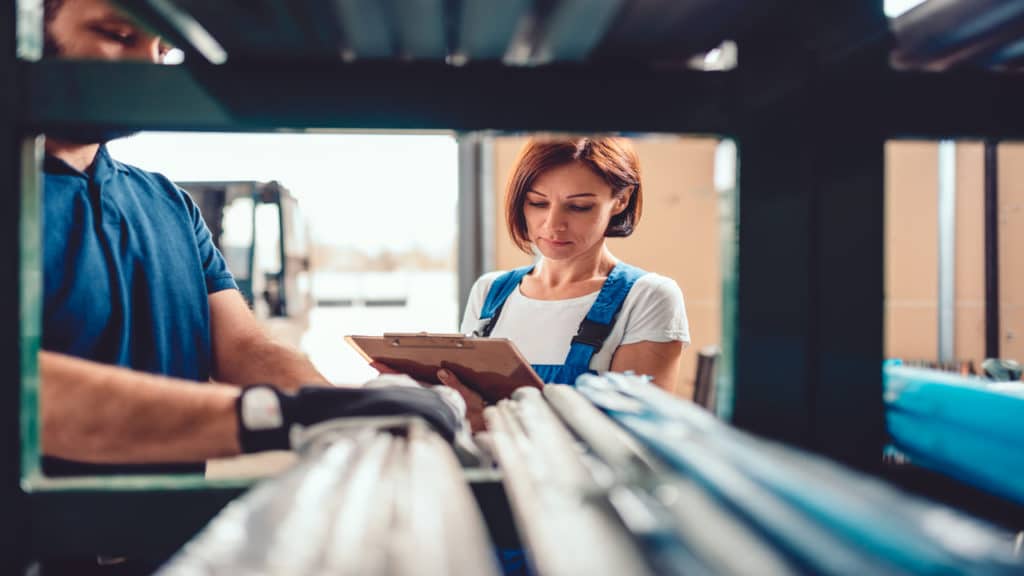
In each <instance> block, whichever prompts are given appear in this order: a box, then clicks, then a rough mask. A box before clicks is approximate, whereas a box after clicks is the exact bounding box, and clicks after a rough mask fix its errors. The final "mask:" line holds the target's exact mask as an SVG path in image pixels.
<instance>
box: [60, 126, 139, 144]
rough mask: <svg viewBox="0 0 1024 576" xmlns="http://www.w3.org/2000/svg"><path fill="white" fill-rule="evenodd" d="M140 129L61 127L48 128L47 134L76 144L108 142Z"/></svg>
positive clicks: (132, 134)
mask: <svg viewBox="0 0 1024 576" xmlns="http://www.w3.org/2000/svg"><path fill="white" fill-rule="evenodd" d="M138 133H139V131H138V130H105V129H94V128H59V129H55V130H47V131H46V135H47V136H48V137H50V138H53V139H55V140H63V141H65V142H72V143H74V144H82V145H88V144H106V143H107V142H110V141H111V140H117V139H118V138H127V137H128V136H134V135H135V134H138Z"/></svg>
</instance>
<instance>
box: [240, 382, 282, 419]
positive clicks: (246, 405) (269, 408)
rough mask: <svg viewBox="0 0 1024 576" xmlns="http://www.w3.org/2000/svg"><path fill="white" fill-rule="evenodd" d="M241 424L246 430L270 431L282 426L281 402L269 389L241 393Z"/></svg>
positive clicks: (252, 389) (251, 389)
mask: <svg viewBox="0 0 1024 576" xmlns="http://www.w3.org/2000/svg"><path fill="white" fill-rule="evenodd" d="M242 424H243V425H244V426H245V428H246V429H247V430H272V429H274V428H280V427H281V426H283V425H284V418H283V416H282V415H281V401H280V400H279V399H278V398H277V394H276V393H275V392H274V391H273V390H271V389H270V388H263V387H260V388H249V389H248V390H246V391H245V392H243V393H242Z"/></svg>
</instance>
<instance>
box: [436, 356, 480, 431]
mask: <svg viewBox="0 0 1024 576" xmlns="http://www.w3.org/2000/svg"><path fill="white" fill-rule="evenodd" d="M437 379H438V380H440V381H441V382H442V383H443V384H444V385H445V386H448V387H449V388H451V389H453V390H455V391H456V392H458V393H459V395H461V396H462V399H463V400H465V401H466V419H467V420H469V426H470V428H472V429H473V432H480V431H481V430H486V429H487V424H486V423H485V422H484V408H485V407H486V406H487V403H486V402H484V399H483V398H482V397H481V396H480V395H479V394H477V393H476V392H475V391H474V390H471V389H470V388H468V387H466V385H465V384H463V383H462V382H461V381H460V380H459V379H458V377H457V376H455V374H452V372H451V370H445V369H443V368H442V369H441V370H438V371H437Z"/></svg>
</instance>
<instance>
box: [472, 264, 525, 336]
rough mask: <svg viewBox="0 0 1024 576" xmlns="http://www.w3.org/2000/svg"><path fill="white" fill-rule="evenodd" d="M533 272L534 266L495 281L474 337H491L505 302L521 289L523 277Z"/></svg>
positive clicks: (523, 268)
mask: <svg viewBox="0 0 1024 576" xmlns="http://www.w3.org/2000/svg"><path fill="white" fill-rule="evenodd" d="M531 270H533V265H532V264H531V265H530V266H523V267H522V268H516V269H514V270H509V271H508V272H505V273H504V274H501V275H500V276H498V277H497V278H495V279H494V282H492V283H491V287H490V289H489V290H488V291H487V298H486V299H485V300H484V305H483V308H482V309H481V310H480V325H479V327H477V329H476V331H475V332H473V335H474V336H483V337H488V336H490V335H491V331H492V330H494V326H495V324H497V323H498V317H499V316H501V309H502V308H503V307H504V306H505V300H508V297H509V295H510V294H512V292H513V291H514V290H515V289H516V288H518V287H519V282H520V281H521V280H522V279H523V276H526V275H527V274H529V273H530V271H531Z"/></svg>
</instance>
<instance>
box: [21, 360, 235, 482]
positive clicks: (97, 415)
mask: <svg viewBox="0 0 1024 576" xmlns="http://www.w3.org/2000/svg"><path fill="white" fill-rule="evenodd" d="M39 368H40V413H41V414H40V420H41V422H42V431H41V436H42V447H43V453H44V454H47V455H50V456H58V457H61V458H67V459H71V460H78V461H82V462H92V463H110V464H116V463H157V462H196V461H202V460H207V459H209V458H216V457H225V456H233V455H237V454H239V453H240V452H241V450H240V447H239V444H238V436H237V434H238V432H237V430H238V423H237V416H236V414H235V400H236V398H237V397H238V390H237V389H236V388H233V387H230V386H222V385H216V384H209V383H205V384H200V383H196V382H189V381H186V380H177V379H172V378H165V377H161V376H155V375H151V374H147V373H143V372H136V371H132V370H127V369H123V368H118V367H114V366H108V365H104V364H98V363H95V362H89V361H86V360H80V359H77V358H72V357H69V356H64V355H61V354H55V353H51V352H40V354H39Z"/></svg>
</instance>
